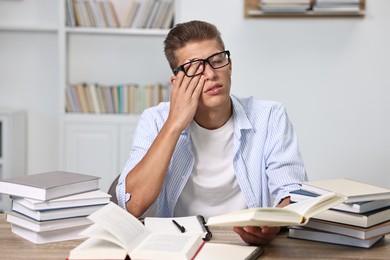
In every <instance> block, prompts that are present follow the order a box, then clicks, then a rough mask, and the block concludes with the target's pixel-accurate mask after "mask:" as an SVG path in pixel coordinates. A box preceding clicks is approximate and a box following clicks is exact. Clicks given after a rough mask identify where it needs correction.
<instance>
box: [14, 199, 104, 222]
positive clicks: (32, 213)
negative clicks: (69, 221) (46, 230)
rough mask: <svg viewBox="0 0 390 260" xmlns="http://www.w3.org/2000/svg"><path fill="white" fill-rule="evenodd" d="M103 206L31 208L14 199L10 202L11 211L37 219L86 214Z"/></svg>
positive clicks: (62, 217) (43, 219)
mask: <svg viewBox="0 0 390 260" xmlns="http://www.w3.org/2000/svg"><path fill="white" fill-rule="evenodd" d="M103 206H104V204H103V205H90V206H82V207H70V208H61V209H48V210H32V209H29V208H27V207H25V206H23V205H21V204H19V203H18V202H16V201H13V202H12V210H13V211H16V212H18V213H20V214H23V215H25V216H27V217H30V218H32V219H35V220H37V221H45V220H54V219H64V218H73V217H83V216H88V215H89V214H91V213H93V212H95V211H96V210H98V209H100V208H101V207H103Z"/></svg>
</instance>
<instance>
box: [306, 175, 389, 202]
mask: <svg viewBox="0 0 390 260" xmlns="http://www.w3.org/2000/svg"><path fill="white" fill-rule="evenodd" d="M302 190H306V191H310V192H314V193H317V194H327V193H331V192H335V193H337V194H340V195H342V196H344V197H346V198H347V199H346V201H345V203H354V202H357V201H372V200H386V199H390V190H389V189H386V188H382V187H378V186H375V185H370V184H367V183H363V182H359V181H355V180H350V179H343V178H340V179H328V180H319V181H309V182H304V183H302Z"/></svg>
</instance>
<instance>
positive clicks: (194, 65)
mask: <svg viewBox="0 0 390 260" xmlns="http://www.w3.org/2000/svg"><path fill="white" fill-rule="evenodd" d="M200 65H203V60H193V61H190V62H188V63H186V64H184V65H183V69H184V72H185V73H186V75H187V76H188V77H193V76H196V75H199V74H201V73H202V72H203V71H201V72H199V71H198V67H199V66H200Z"/></svg>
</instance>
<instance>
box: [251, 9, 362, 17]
mask: <svg viewBox="0 0 390 260" xmlns="http://www.w3.org/2000/svg"><path fill="white" fill-rule="evenodd" d="M364 15H365V13H364V11H360V12H314V11H307V12H304V13H293V12H291V13H264V12H262V11H261V10H248V12H247V18H255V17H265V18H266V17H275V18H283V17H286V18H288V17H363V16H364Z"/></svg>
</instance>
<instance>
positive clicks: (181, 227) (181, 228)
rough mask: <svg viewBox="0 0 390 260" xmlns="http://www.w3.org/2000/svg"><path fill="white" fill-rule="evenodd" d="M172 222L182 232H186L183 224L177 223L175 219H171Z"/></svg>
mask: <svg viewBox="0 0 390 260" xmlns="http://www.w3.org/2000/svg"><path fill="white" fill-rule="evenodd" d="M172 222H173V224H175V226H176V227H177V228H178V229H179V230H180V231H181V233H184V232H186V229H185V227H184V226H182V225H180V224H179V223H177V221H176V220H174V219H172Z"/></svg>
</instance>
